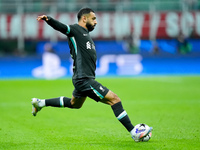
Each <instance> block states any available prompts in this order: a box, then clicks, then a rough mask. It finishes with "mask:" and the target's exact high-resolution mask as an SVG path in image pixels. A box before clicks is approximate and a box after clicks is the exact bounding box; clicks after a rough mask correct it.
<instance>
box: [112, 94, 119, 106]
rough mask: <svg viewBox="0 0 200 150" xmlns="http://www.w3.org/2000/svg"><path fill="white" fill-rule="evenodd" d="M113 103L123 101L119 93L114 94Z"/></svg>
mask: <svg viewBox="0 0 200 150" xmlns="http://www.w3.org/2000/svg"><path fill="white" fill-rule="evenodd" d="M112 102H113V104H116V103H119V102H121V99H120V98H119V97H118V96H117V94H115V93H114V94H113V99H112Z"/></svg>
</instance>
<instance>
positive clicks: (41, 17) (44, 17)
mask: <svg viewBox="0 0 200 150" xmlns="http://www.w3.org/2000/svg"><path fill="white" fill-rule="evenodd" d="M37 20H38V21H40V20H46V21H48V18H47V16H46V15H42V16H38V17H37Z"/></svg>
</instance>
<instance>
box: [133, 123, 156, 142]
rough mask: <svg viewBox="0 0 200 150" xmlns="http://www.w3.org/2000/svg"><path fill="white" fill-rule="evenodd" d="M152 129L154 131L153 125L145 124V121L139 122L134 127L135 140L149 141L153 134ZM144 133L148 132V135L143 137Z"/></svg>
mask: <svg viewBox="0 0 200 150" xmlns="http://www.w3.org/2000/svg"><path fill="white" fill-rule="evenodd" d="M149 130H150V132H149ZM151 131H152V127H149V126H148V125H146V124H143V123H140V124H137V125H136V126H135V127H134V129H133V139H134V141H135V142H140V141H142V142H147V141H149V140H150V138H151V136H152V133H151ZM148 132H149V133H148ZM144 134H147V135H146V136H144V137H142V136H143V135H144ZM141 137H142V138H141Z"/></svg>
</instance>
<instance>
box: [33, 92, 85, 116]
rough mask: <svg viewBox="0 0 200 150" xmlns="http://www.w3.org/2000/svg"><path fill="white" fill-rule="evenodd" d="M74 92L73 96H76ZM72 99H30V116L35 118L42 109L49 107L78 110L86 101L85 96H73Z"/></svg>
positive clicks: (62, 97)
mask: <svg viewBox="0 0 200 150" xmlns="http://www.w3.org/2000/svg"><path fill="white" fill-rule="evenodd" d="M75 91H76V90H74V92H73V95H77V93H76V92H75ZM73 95H72V98H68V97H64V96H61V97H58V98H51V99H38V98H33V99H32V114H33V116H36V114H37V112H38V111H40V110H41V109H42V108H43V107H47V106H51V107H68V108H76V109H79V108H81V107H82V105H83V103H84V102H85V100H86V97H85V96H76V97H75V96H73Z"/></svg>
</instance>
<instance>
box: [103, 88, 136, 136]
mask: <svg viewBox="0 0 200 150" xmlns="http://www.w3.org/2000/svg"><path fill="white" fill-rule="evenodd" d="M100 102H102V103H105V104H108V105H110V106H111V108H112V110H113V112H114V114H115V116H116V118H117V119H118V120H119V121H120V122H121V123H122V125H123V126H124V127H125V128H126V129H127V130H128V132H130V133H131V131H132V130H133V128H134V126H133V125H132V123H131V121H130V119H129V117H128V114H127V112H126V111H125V110H124V108H123V106H122V103H121V100H120V98H119V97H118V96H117V95H116V94H115V93H113V92H112V91H110V90H109V91H108V93H107V94H106V96H105V97H104V99H102V100H101V101H100Z"/></svg>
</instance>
